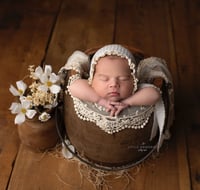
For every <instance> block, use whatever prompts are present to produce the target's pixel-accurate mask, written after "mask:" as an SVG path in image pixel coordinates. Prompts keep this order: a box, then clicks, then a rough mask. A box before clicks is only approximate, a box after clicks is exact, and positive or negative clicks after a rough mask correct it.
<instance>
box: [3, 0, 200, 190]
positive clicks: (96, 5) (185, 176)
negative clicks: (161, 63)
mask: <svg viewBox="0 0 200 190" xmlns="http://www.w3.org/2000/svg"><path fill="white" fill-rule="evenodd" d="M199 19H200V16H199V0H193V1H190V0H167V1H160V0H143V1H140V0H126V1H123V0H109V1H108V0H96V1H90V2H87V1H83V0H73V1H72V0H60V1H56V0H52V1H48V0H44V1H39V0H36V1H34V0H31V1H28V2H26V1H23V0H22V1H19V2H15V1H14V0H10V1H1V2H0V63H1V69H0V77H1V80H0V86H1V88H0V96H1V97H2V98H1V99H0V105H1V109H0V189H2V190H6V189H8V190H27V189H28V190H36V189H37V190H38V189H42V190H57V189H59V190H60V189H65V190H75V189H76V190H77V189H81V190H94V189H96V188H95V186H94V185H93V184H92V183H90V181H89V180H88V178H87V177H88V176H86V170H81V168H80V167H81V166H80V165H79V163H78V162H77V161H68V160H65V159H64V158H63V157H62V156H61V155H60V152H59V153H58V152H56V151H58V149H56V150H52V151H49V152H45V153H38V152H33V151H31V150H30V149H28V148H27V147H25V146H23V145H20V140H19V138H18V134H17V129H16V126H14V124H13V120H14V116H13V115H11V114H10V112H9V111H8V108H9V106H10V104H11V102H12V101H13V96H12V95H11V94H10V93H9V91H8V88H9V85H10V84H14V83H15V81H17V80H19V79H22V78H23V77H24V76H25V75H26V74H27V67H28V65H32V64H34V65H39V64H41V63H42V62H43V61H45V63H46V64H51V65H52V67H53V69H54V71H58V70H59V69H60V67H61V66H63V65H64V64H65V62H66V60H67V58H68V56H69V55H70V54H71V53H72V52H73V51H74V50H77V49H79V50H83V51H84V50H86V49H88V48H93V47H96V46H99V45H104V44H109V43H121V44H126V45H131V46H135V47H137V48H139V49H141V50H143V51H144V52H145V53H147V54H149V55H150V56H157V57H161V58H163V59H165V60H166V61H167V64H168V66H169V68H170V70H171V72H172V76H173V79H174V84H175V111H176V114H175V123H174V125H173V127H172V129H171V132H172V137H171V139H170V140H169V141H168V142H166V143H165V144H164V146H163V148H162V149H161V153H160V154H159V156H158V157H156V158H155V159H149V160H147V161H146V162H145V163H144V164H143V165H141V167H140V168H139V170H137V168H136V169H132V170H130V171H129V173H128V174H127V175H125V176H124V177H122V178H116V176H114V175H111V176H109V177H108V178H107V179H108V181H107V184H104V185H103V186H101V187H100V188H99V189H101V190H108V187H109V188H110V189H115V190H122V189H126V190H132V189H134V190H152V189H153V190H179V189H180V190H200V161H199V154H200V148H199V137H200V133H199V126H200V120H199V118H200V112H199V106H200V101H199V95H200V78H199V76H200V75H199V74H200V73H199V72H200V66H199V61H200V47H199V46H200V37H199V36H200V35H199V34H200V28H199V23H200V22H199V21H200V20H199ZM136 174H137V175H136Z"/></svg>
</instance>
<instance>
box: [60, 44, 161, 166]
mask: <svg viewBox="0 0 200 190" xmlns="http://www.w3.org/2000/svg"><path fill="white" fill-rule="evenodd" d="M97 49H99V47H98V48H93V49H90V50H88V51H86V53H87V54H89V55H91V56H92V55H93V54H94V53H95V52H96V50H97ZM129 50H131V51H132V53H133V54H134V56H135V57H136V60H138V61H140V60H141V59H143V58H144V54H143V53H142V52H140V51H138V50H137V49H135V48H132V49H130V48H129ZM70 75H73V71H72V72H68V76H67V78H68V77H70ZM64 96H65V97H64V123H65V130H66V134H67V138H68V139H69V141H70V142H71V144H72V145H73V146H74V147H75V149H76V153H75V155H77V156H78V157H79V158H80V159H82V160H84V161H85V160H86V162H87V163H89V164H91V165H94V166H98V167H99V166H100V168H102V169H104V168H106V169H110V168H111V169H116V168H117V169H122V168H127V167H131V166H133V165H136V164H138V163H140V162H142V161H143V160H144V159H145V158H147V157H148V156H149V155H150V154H151V153H152V152H153V151H154V150H155V147H156V145H157V141H158V135H157V136H156V137H155V138H154V139H153V140H151V141H150V140H149V139H150V135H151V130H152V125H153V115H154V114H152V115H151V117H150V119H149V121H148V123H147V124H146V126H145V127H144V128H142V129H128V128H127V129H123V130H122V131H120V132H117V133H114V134H108V133H106V132H104V131H103V130H102V129H100V128H99V127H98V126H97V125H96V124H95V123H93V122H89V121H84V120H81V119H79V118H78V116H77V115H76V113H75V110H74V104H73V100H72V98H71V96H70V95H68V94H65V95H64Z"/></svg>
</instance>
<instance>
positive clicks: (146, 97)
mask: <svg viewBox="0 0 200 190" xmlns="http://www.w3.org/2000/svg"><path fill="white" fill-rule="evenodd" d="M159 98H160V92H159V90H157V89H155V88H154V87H144V88H141V89H139V90H138V91H137V92H136V93H135V94H133V95H132V96H130V97H128V98H126V99H124V100H122V101H121V102H119V103H118V104H116V105H115V107H116V111H115V113H114V115H115V116H117V115H118V114H119V113H120V112H121V111H122V110H123V109H125V108H127V107H128V106H147V105H154V104H155V103H156V102H157V101H158V100H159Z"/></svg>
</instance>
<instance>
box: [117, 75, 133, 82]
mask: <svg viewBox="0 0 200 190" xmlns="http://www.w3.org/2000/svg"><path fill="white" fill-rule="evenodd" d="M130 78H131V77H130V76H120V77H118V79H119V80H120V81H127V80H130Z"/></svg>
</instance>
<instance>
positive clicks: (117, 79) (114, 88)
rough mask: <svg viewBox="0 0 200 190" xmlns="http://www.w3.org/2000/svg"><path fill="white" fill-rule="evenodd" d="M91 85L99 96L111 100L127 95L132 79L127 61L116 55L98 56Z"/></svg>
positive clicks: (131, 87)
mask: <svg viewBox="0 0 200 190" xmlns="http://www.w3.org/2000/svg"><path fill="white" fill-rule="evenodd" d="M91 85H92V87H93V88H94V90H95V91H96V92H97V94H99V96H101V97H103V98H106V99H108V100H111V101H120V100H122V99H125V98H127V97H129V96H130V95H131V94H132V92H133V88H134V81H133V77H132V75H131V70H130V67H129V65H128V61H127V60H126V59H124V58H120V57H118V56H106V57H103V58H100V59H99V61H98V63H97V65H96V67H95V74H94V77H93V81H92V84H91Z"/></svg>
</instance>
